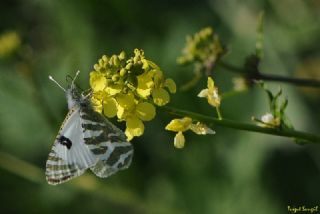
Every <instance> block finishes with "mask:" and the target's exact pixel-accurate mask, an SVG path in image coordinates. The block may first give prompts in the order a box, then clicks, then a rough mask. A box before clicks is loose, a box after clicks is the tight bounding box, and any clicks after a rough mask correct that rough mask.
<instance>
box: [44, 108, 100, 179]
mask: <svg viewBox="0 0 320 214" xmlns="http://www.w3.org/2000/svg"><path fill="white" fill-rule="evenodd" d="M79 110H80V109H79V107H75V108H73V109H71V110H70V111H69V113H68V115H67V117H66V119H65V121H64V122H63V124H62V126H61V129H60V131H59V133H58V136H57V137H56V140H55V142H54V144H53V147H52V150H51V152H50V154H49V157H48V160H47V163H46V178H47V181H48V183H49V184H59V183H63V182H65V181H68V180H70V179H71V178H74V177H76V176H79V175H81V174H82V173H83V172H84V171H85V170H86V169H87V168H89V167H91V166H93V165H95V163H96V157H95V156H94V155H93V154H92V152H91V151H90V149H89V148H88V147H87V146H86V145H85V144H83V137H82V136H83V134H82V130H81V120H80V111H79Z"/></svg>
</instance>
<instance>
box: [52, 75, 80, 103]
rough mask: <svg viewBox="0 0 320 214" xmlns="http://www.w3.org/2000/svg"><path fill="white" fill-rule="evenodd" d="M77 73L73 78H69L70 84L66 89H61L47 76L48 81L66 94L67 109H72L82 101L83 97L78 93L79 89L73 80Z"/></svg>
mask: <svg viewBox="0 0 320 214" xmlns="http://www.w3.org/2000/svg"><path fill="white" fill-rule="evenodd" d="M79 73H80V71H77V73H76V75H75V77H74V78H71V83H70V84H69V85H68V87H67V89H65V88H64V87H62V86H61V85H60V84H59V83H58V82H57V81H56V80H54V79H53V78H52V77H51V76H49V79H50V80H52V81H53V82H54V83H56V84H57V85H58V86H59V87H60V88H61V89H62V90H63V91H64V92H65V93H66V97H67V102H68V109H71V108H73V107H74V106H76V105H78V104H79V103H80V102H81V101H82V100H83V95H82V94H81V93H80V92H79V89H78V88H77V86H76V84H75V80H76V78H77V77H78V75H79Z"/></svg>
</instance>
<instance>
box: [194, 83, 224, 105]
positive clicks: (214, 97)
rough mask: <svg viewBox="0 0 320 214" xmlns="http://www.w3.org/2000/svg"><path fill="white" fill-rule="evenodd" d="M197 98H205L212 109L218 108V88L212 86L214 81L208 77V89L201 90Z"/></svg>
mask: <svg viewBox="0 0 320 214" xmlns="http://www.w3.org/2000/svg"><path fill="white" fill-rule="evenodd" d="M198 97H204V98H207V100H208V103H209V104H210V105H212V106H214V107H219V106H220V103H221V98H220V96H219V94H218V88H217V87H215V86H214V81H213V79H212V78H211V77H208V88H206V89H203V90H201V91H200V93H199V94H198Z"/></svg>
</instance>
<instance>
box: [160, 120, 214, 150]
mask: <svg viewBox="0 0 320 214" xmlns="http://www.w3.org/2000/svg"><path fill="white" fill-rule="evenodd" d="M165 129H166V130H168V131H173V132H177V134H176V136H175V138H174V146H175V147H176V148H178V149H181V148H183V147H184V144H185V137H184V135H183V132H185V131H188V130H191V131H193V132H194V133H196V134H198V135H206V134H215V131H213V130H212V129H210V128H209V127H208V126H206V125H205V124H203V123H200V122H197V123H195V124H194V123H192V119H191V118H190V117H184V118H181V119H173V120H171V122H170V123H169V124H168V125H167V126H166V128H165Z"/></svg>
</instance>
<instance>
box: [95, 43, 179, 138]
mask: <svg viewBox="0 0 320 214" xmlns="http://www.w3.org/2000/svg"><path fill="white" fill-rule="evenodd" d="M90 86H91V89H92V91H93V95H92V99H91V102H92V104H93V107H94V109H95V110H96V111H98V112H100V113H103V114H104V115H105V116H107V117H109V118H111V117H115V116H117V118H118V119H119V121H125V122H126V130H125V134H126V136H127V138H128V140H132V138H133V137H135V136H140V135H142V134H143V132H144V124H143V121H150V120H152V119H153V118H154V117H155V114H156V109H155V106H154V105H157V106H163V105H166V104H167V103H168V102H169V101H170V95H169V92H170V93H175V92H176V84H175V82H174V81H173V80H172V79H166V78H165V77H164V75H163V72H162V71H161V69H160V68H159V67H158V66H157V65H156V64H155V63H153V62H152V61H150V60H148V59H146V58H145V56H144V52H143V51H142V50H139V49H135V50H134V56H132V57H130V58H128V59H127V57H126V54H125V52H121V53H120V54H119V55H112V56H111V57H108V56H106V55H104V56H102V58H101V59H99V62H98V64H95V65H94V71H92V72H91V73H90Z"/></svg>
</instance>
